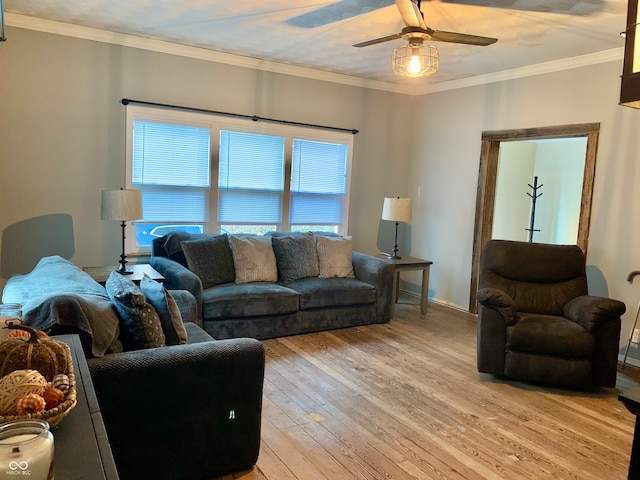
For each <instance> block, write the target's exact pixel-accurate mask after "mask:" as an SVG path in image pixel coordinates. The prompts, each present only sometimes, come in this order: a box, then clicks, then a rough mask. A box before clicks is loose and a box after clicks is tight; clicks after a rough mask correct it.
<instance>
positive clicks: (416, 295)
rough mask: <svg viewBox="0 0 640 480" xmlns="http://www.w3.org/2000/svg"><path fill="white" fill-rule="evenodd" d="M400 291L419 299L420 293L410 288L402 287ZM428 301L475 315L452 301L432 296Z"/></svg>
mask: <svg viewBox="0 0 640 480" xmlns="http://www.w3.org/2000/svg"><path fill="white" fill-rule="evenodd" d="M400 293H401V294H403V295H406V296H407V297H411V298H415V299H416V300H417V301H418V302H419V301H420V294H418V293H415V292H412V291H410V290H404V289H402V288H401V289H400ZM429 303H433V304H436V305H441V306H443V307H447V308H452V309H453V310H457V311H458V312H463V313H468V314H469V315H475V314H473V313H471V312H469V310H465V309H464V308H460V307H459V306H458V305H454V304H453V303H450V302H444V301H442V300H436V299H434V298H430V299H429Z"/></svg>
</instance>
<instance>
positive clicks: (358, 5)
mask: <svg viewBox="0 0 640 480" xmlns="http://www.w3.org/2000/svg"><path fill="white" fill-rule="evenodd" d="M392 4H393V0H369V1H366V2H363V1H362V0H340V1H339V2H336V3H332V4H330V5H326V6H324V7H321V8H318V9H317V10H313V11H311V12H307V13H303V14H302V15H298V16H297V17H293V18H290V19H289V20H287V23H288V24H290V25H294V26H296V27H301V28H315V27H321V26H322V25H327V24H329V23H333V22H338V21H340V20H345V19H347V18H351V17H355V16H357V15H362V14H363V13H369V12H372V11H374V10H378V9H379V8H384V7H388V6H389V5H392Z"/></svg>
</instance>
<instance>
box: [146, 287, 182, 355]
mask: <svg viewBox="0 0 640 480" xmlns="http://www.w3.org/2000/svg"><path fill="white" fill-rule="evenodd" d="M140 290H141V291H142V293H144V295H145V297H147V301H148V302H149V303H150V304H151V305H152V306H153V308H155V310H156V313H157V314H158V317H159V318H160V324H161V325H162V332H163V333H164V338H165V344H166V345H181V344H184V343H187V331H186V330H185V328H184V323H182V315H181V314H180V309H179V308H178V304H177V303H176V301H175V300H174V299H173V297H172V296H171V294H170V293H169V291H168V290H167V289H166V288H164V285H162V284H161V283H159V282H156V281H155V280H152V279H150V278H148V277H143V278H142V281H141V282H140Z"/></svg>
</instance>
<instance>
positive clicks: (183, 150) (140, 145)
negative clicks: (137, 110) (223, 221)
mask: <svg viewBox="0 0 640 480" xmlns="http://www.w3.org/2000/svg"><path fill="white" fill-rule="evenodd" d="M210 138H211V136H210V129H209V128H201V127H195V126H188V125H175V124H165V123H157V122H149V121H140V120H135V121H134V122H133V162H132V183H133V185H134V186H135V187H137V188H140V190H142V205H143V215H144V218H143V221H144V222H147V223H165V222H166V223H172V222H178V223H205V222H207V220H208V215H207V211H208V189H209V183H210V182H209V178H210V161H209V159H210V156H211V155H210V145H211V141H210Z"/></svg>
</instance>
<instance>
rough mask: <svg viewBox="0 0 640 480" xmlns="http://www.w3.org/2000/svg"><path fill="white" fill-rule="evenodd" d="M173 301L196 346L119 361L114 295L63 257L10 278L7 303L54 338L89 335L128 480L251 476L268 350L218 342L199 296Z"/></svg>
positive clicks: (244, 342) (95, 377)
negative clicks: (202, 316) (203, 324)
mask: <svg viewBox="0 0 640 480" xmlns="http://www.w3.org/2000/svg"><path fill="white" fill-rule="evenodd" d="M170 293H171V295H172V297H173V298H174V299H175V300H176V303H177V306H178V307H179V308H180V312H181V315H182V317H183V319H184V320H186V323H185V324H184V326H185V328H186V332H187V337H188V343H186V344H179V345H172V346H164V347H159V348H149V349H143V350H135V351H126V352H118V353H109V352H110V351H111V350H112V349H117V348H118V345H119V342H117V341H115V338H114V336H115V335H117V332H118V324H119V322H120V319H119V317H118V315H119V314H118V311H117V309H116V308H114V307H113V305H112V304H111V301H110V299H109V296H108V295H107V292H106V290H105V288H104V287H103V286H102V285H100V284H98V283H97V282H95V281H93V279H91V277H89V276H88V275H87V274H86V273H85V272H83V271H82V270H81V269H79V268H78V267H76V266H74V265H73V264H71V262H68V261H67V260H65V259H63V258H61V257H47V258H44V259H42V260H41V261H40V262H39V264H38V265H37V266H36V268H35V269H34V270H33V271H32V272H30V273H29V274H27V275H20V276H16V277H12V278H10V279H9V281H8V282H7V285H6V287H5V289H4V291H3V302H4V303H9V302H10V303H20V304H22V305H23V322H24V323H26V324H30V325H33V326H35V327H37V328H39V329H41V330H45V331H48V332H49V333H50V334H51V335H56V334H66V333H75V334H78V335H80V338H81V341H82V344H83V348H84V349H85V354H86V356H87V357H88V359H87V362H88V364H89V370H90V372H91V377H92V381H93V383H94V387H95V391H96V395H97V397H98V402H99V404H100V409H101V413H102V418H103V421H104V424H105V427H106V430H107V435H108V437H109V443H110V445H111V449H112V451H113V455H114V459H115V462H116V467H117V469H118V474H119V476H120V478H121V479H122V480H129V479H131V480H134V479H136V480H137V479H141V478H153V479H165V480H179V479H189V480H191V479H210V478H213V477H216V476H220V475H225V474H228V473H232V472H237V471H241V470H247V469H250V468H251V467H252V466H253V465H254V464H255V462H256V461H257V458H258V454H259V449H260V422H261V412H262V387H263V378H264V362H265V360H264V349H263V346H262V344H261V343H260V342H259V341H257V340H255V339H250V338H237V339H233V340H223V341H216V340H214V339H213V338H212V337H211V336H210V335H209V334H207V333H206V332H205V331H204V330H202V328H200V327H199V326H198V325H196V323H194V322H193V321H195V322H197V321H198V317H197V314H196V305H195V299H194V298H193V296H192V295H191V294H190V293H188V292H185V291H170ZM190 320H191V321H190ZM54 435H55V431H54Z"/></svg>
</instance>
